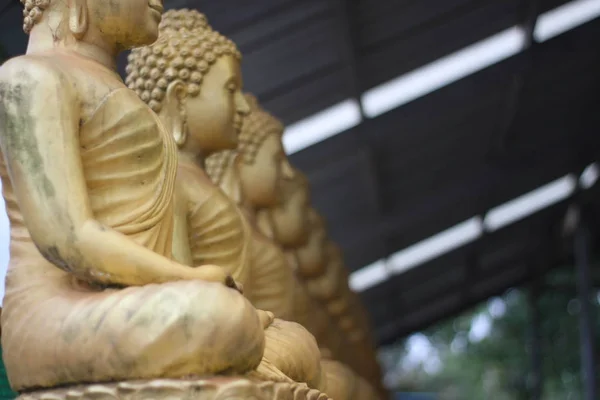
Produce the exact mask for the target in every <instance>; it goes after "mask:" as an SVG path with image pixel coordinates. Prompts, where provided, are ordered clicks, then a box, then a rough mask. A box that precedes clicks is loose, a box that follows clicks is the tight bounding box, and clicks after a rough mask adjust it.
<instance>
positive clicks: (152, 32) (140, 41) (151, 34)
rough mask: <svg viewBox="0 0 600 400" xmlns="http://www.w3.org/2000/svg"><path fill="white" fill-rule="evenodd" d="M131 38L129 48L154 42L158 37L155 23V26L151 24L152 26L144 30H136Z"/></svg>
mask: <svg viewBox="0 0 600 400" xmlns="http://www.w3.org/2000/svg"><path fill="white" fill-rule="evenodd" d="M132 39H133V40H132V41H131V42H132V43H131V44H130V45H129V48H130V49H133V48H135V47H142V46H149V45H151V44H153V43H154V42H156V39H158V25H156V28H155V27H154V26H153V27H152V28H150V29H147V30H146V31H145V32H143V31H141V30H140V31H138V32H137V34H136V35H135V36H134V37H133V38H132Z"/></svg>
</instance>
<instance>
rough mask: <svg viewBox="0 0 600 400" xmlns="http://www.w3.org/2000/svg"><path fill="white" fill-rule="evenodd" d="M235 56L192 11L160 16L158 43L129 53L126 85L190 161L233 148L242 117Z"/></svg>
mask: <svg viewBox="0 0 600 400" xmlns="http://www.w3.org/2000/svg"><path fill="white" fill-rule="evenodd" d="M240 62H241V54H240V52H239V50H238V49H237V47H236V45H235V44H234V43H233V42H232V41H231V40H229V39H227V38H226V37H224V36H223V35H221V34H219V33H218V32H216V31H214V30H213V29H212V28H211V26H210V25H209V24H208V21H207V20H206V17H205V16H204V15H203V14H200V13H199V12H198V11H195V10H187V9H183V10H170V11H167V12H166V13H165V14H164V15H163V19H162V22H161V24H160V34H159V37H158V40H157V41H156V42H155V43H153V44H152V45H150V46H146V47H142V48H138V49H134V50H133V51H132V52H131V54H130V55H129V58H128V65H127V68H126V71H127V78H126V80H125V82H126V83H127V85H128V86H129V87H130V88H131V89H133V90H135V91H136V92H137V94H138V95H139V96H140V98H141V99H142V100H143V101H145V102H146V103H147V104H148V105H149V106H150V108H152V110H154V111H155V112H156V113H157V114H158V115H159V117H160V118H161V120H162V121H163V123H164V124H165V126H166V127H167V128H168V129H169V130H170V131H171V133H172V134H173V136H174V138H175V141H176V143H177V145H178V146H179V149H180V151H181V152H183V153H188V154H191V155H193V156H196V157H197V156H201V157H206V156H208V155H210V154H212V153H214V152H217V151H221V150H226V149H235V148H236V147H237V144H238V136H239V133H240V130H241V127H242V121H243V117H244V115H246V114H247V113H248V112H249V107H248V104H247V103H246V99H245V98H244V95H243V94H242V91H241V90H242V73H241V69H240Z"/></svg>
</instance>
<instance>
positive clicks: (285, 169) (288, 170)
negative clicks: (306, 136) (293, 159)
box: [281, 157, 296, 179]
mask: <svg viewBox="0 0 600 400" xmlns="http://www.w3.org/2000/svg"><path fill="white" fill-rule="evenodd" d="M281 175H282V176H283V178H284V179H294V177H295V176H296V170H295V169H294V167H292V165H291V164H290V162H289V161H288V159H287V157H284V159H283V162H282V165H281Z"/></svg>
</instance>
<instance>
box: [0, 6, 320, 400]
mask: <svg viewBox="0 0 600 400" xmlns="http://www.w3.org/2000/svg"><path fill="white" fill-rule="evenodd" d="M22 2H23V3H24V5H25V19H24V29H25V31H26V32H27V33H29V34H30V38H29V44H28V48H27V52H26V54H25V55H24V56H21V57H17V58H14V59H12V60H9V61H7V62H6V63H5V64H4V65H3V66H2V67H1V68H0V146H1V150H2V159H1V160H0V177H1V178H2V181H3V183H4V185H3V195H4V199H5V202H6V207H7V213H8V216H9V220H10V225H11V243H10V253H11V258H10V262H9V270H8V273H7V278H6V295H5V298H4V305H3V312H2V323H1V325H2V347H3V350H4V354H3V356H4V361H5V365H6V369H7V373H8V377H9V380H10V383H11V386H12V388H13V389H15V390H17V391H28V394H26V395H23V397H24V398H55V399H59V398H65V399H66V398H69V399H74V398H81V399H88V398H98V396H101V397H103V398H129V396H130V395H131V394H132V393H136V394H138V395H139V393H146V394H145V395H140V396H141V397H146V398H147V397H148V396H150V397H153V398H173V396H174V397H175V398H183V397H186V398H194V399H217V398H222V399H224V398H232V397H231V396H232V395H233V396H238V397H239V398H253V397H252V396H254V398H269V399H271V398H273V399H274V398H281V396H291V395H292V394H291V393H289V392H292V391H293V392H294V393H298V391H300V392H302V393H304V389H303V387H302V385H295V386H294V385H293V383H291V379H289V377H287V376H285V375H283V374H282V373H281V370H280V369H279V367H282V368H283V369H286V365H285V363H286V362H288V361H289V360H286V359H283V360H281V359H277V357H271V358H270V359H269V358H267V359H265V354H264V350H265V342H268V341H269V339H266V335H267V334H266V333H265V327H266V331H269V330H270V331H271V334H272V332H277V331H278V330H281V329H282V328H281V326H280V322H278V321H277V320H275V321H273V318H272V315H271V314H269V313H267V312H263V311H259V310H256V309H255V308H254V307H253V306H252V305H251V303H250V302H249V301H248V300H246V299H245V298H244V297H243V296H242V295H241V294H240V293H239V292H238V291H237V290H234V289H235V287H236V285H235V282H234V280H233V278H232V277H231V276H230V275H229V274H228V273H227V272H226V271H225V270H224V269H223V268H221V267H217V266H213V265H195V267H196V268H190V266H188V265H184V264H182V263H180V262H177V261H174V260H173V257H172V253H173V251H172V250H173V224H174V214H175V204H174V192H175V185H176V173H177V144H176V142H175V141H174V139H173V137H172V135H171V134H170V133H169V132H168V131H167V130H166V129H165V127H164V126H163V124H162V123H161V122H160V120H159V118H158V117H157V116H156V114H154V113H153V112H152V110H151V109H150V108H149V107H148V106H147V105H146V104H144V102H143V101H141V100H140V99H139V98H138V97H137V96H136V94H135V93H134V92H133V91H131V90H129V89H128V88H127V87H126V86H125V85H124V84H123V82H122V80H121V79H120V77H119V76H118V74H117V73H116V56H117V54H118V53H119V52H120V51H122V50H124V49H127V48H131V47H135V46H140V45H148V44H150V43H152V42H154V41H155V40H156V38H157V35H158V25H159V22H160V20H161V13H162V1H160V0H149V1H148V0H121V1H119V7H115V4H114V3H113V2H104V1H86V0H69V1H59V0H22ZM228 286H229V287H228ZM299 332H302V331H299V330H295V331H293V332H292V334H299ZM266 347H267V348H268V345H267V346H266ZM314 347H315V348H316V344H315V346H314ZM310 350H311V348H310V346H308V348H304V349H301V350H299V351H310ZM280 358H283V356H281V357H280ZM257 367H258V369H257ZM293 367H297V366H296V365H294V366H293ZM288 369H290V370H291V368H288ZM297 369H298V370H300V369H301V368H297ZM292 372H294V371H292ZM214 374H228V375H232V374H233V375H235V374H248V375H247V376H248V377H249V378H251V379H252V378H253V377H254V376H258V377H260V378H262V379H264V378H265V377H266V376H270V377H272V378H273V379H274V380H280V381H282V382H284V383H281V384H275V383H274V382H265V383H264V387H267V388H266V389H264V390H263V389H262V386H261V388H260V393H262V394H260V395H258V394H257V395H254V394H252V390H246V389H243V390H237V389H236V388H237V387H238V386H236V385H241V386H243V385H244V384H245V383H244V382H251V381H248V380H244V379H238V378H227V379H225V378H222V379H221V380H219V379H215V380H212V381H211V380H210V379H209V381H206V380H198V379H196V378H193V377H197V376H210V375H214ZM290 375H294V374H293V373H291V374H290ZM297 375H301V374H300V373H298V374H297ZM184 378H187V380H186V379H184ZM156 379H162V380H159V381H156ZM134 380H135V381H136V382H137V383H128V382H127V381H134ZM103 382H114V383H110V384H109V383H106V384H103V385H93V384H94V383H103ZM69 385H71V386H69ZM211 385H212V386H214V387H216V388H217V389H216V390H215V391H214V395H213V394H210V393H211V392H210V390H209V387H212V386H211ZM277 385H284V387H285V388H286V390H287V391H288V394H285V393H284V394H277V395H276V394H274V393H275V392H274V391H276V388H277V387H278V386H277ZM251 386H252V385H251ZM55 387H64V389H62V388H60V389H56V390H55V391H54V392H52V393H48V391H46V389H50V388H55ZM253 387H255V386H253ZM175 389H176V390H175ZM205 389H206V390H205ZM277 390H279V389H277ZM182 391H183V392H182ZM269 391H270V392H269ZM174 392H177V393H182V394H181V396H180V395H174V394H173V393H174ZM200 392H201V393H200ZM44 393H47V394H44ZM268 393H271V394H268ZM281 393H283V392H281ZM309 395H312V396H313V398H316V397H315V396H317V395H316V394H315V392H314V391H312V394H311V391H310V390H308V389H307V390H306V395H305V397H307V398H308V397H309ZM48 396H50V397H48ZM188 396H191V397H188ZM278 396H279V397H278ZM319 396H320V395H319Z"/></svg>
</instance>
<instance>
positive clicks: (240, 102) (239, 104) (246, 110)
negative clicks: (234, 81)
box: [236, 92, 250, 115]
mask: <svg viewBox="0 0 600 400" xmlns="http://www.w3.org/2000/svg"><path fill="white" fill-rule="evenodd" d="M236 109H237V112H238V113H239V114H241V115H248V114H250V105H249V104H248V101H247V100H246V96H244V95H243V94H242V92H237V96H236Z"/></svg>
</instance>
